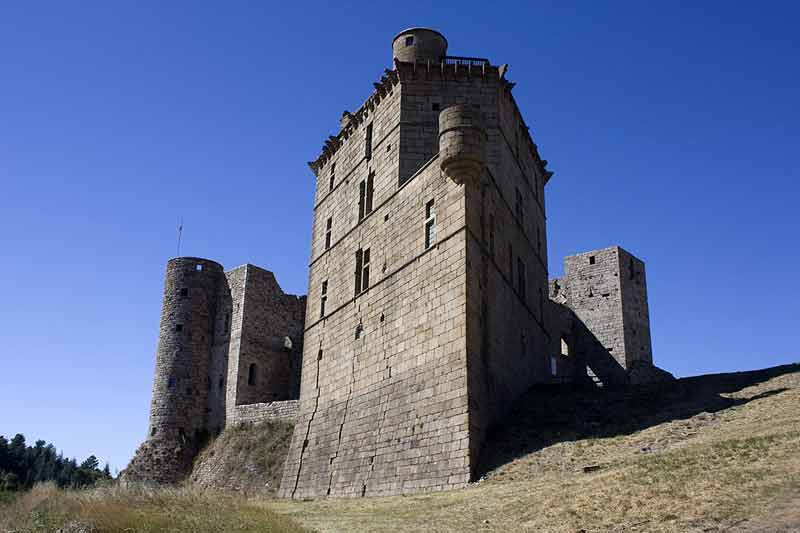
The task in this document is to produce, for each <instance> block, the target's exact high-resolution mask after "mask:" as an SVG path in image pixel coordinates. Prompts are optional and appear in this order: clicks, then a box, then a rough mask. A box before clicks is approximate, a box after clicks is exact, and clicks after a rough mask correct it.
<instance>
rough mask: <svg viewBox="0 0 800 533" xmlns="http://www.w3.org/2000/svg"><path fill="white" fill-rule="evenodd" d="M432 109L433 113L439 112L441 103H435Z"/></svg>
mask: <svg viewBox="0 0 800 533" xmlns="http://www.w3.org/2000/svg"><path fill="white" fill-rule="evenodd" d="M431 109H432V110H433V111H439V103H438V102H433V103H432V104H431Z"/></svg>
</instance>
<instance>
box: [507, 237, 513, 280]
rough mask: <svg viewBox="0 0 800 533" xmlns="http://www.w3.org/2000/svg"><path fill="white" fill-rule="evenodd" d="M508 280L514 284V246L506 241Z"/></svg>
mask: <svg viewBox="0 0 800 533" xmlns="http://www.w3.org/2000/svg"><path fill="white" fill-rule="evenodd" d="M508 282H509V283H510V284H511V286H512V287H513V286H514V247H513V246H511V243H508Z"/></svg>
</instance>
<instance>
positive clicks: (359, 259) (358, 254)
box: [353, 248, 364, 296]
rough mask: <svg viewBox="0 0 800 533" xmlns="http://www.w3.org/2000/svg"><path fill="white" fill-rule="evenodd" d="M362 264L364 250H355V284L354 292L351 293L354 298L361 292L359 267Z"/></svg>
mask: <svg viewBox="0 0 800 533" xmlns="http://www.w3.org/2000/svg"><path fill="white" fill-rule="evenodd" d="M363 262H364V250H362V249H361V248H359V249H358V250H356V271H355V278H356V284H355V290H354V291H353V294H354V295H355V296H358V293H360V292H361V266H362V264H363Z"/></svg>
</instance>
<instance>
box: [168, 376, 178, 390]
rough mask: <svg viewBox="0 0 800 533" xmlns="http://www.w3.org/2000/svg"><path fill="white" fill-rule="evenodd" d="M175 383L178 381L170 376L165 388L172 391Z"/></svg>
mask: <svg viewBox="0 0 800 533" xmlns="http://www.w3.org/2000/svg"><path fill="white" fill-rule="evenodd" d="M177 381H178V380H176V379H175V376H170V377H169V378H167V388H170V389H174V388H175V385H176V384H177Z"/></svg>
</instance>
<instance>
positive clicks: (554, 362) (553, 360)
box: [550, 355, 558, 377]
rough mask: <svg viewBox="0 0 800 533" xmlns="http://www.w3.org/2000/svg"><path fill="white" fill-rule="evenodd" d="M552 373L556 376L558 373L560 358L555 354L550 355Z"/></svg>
mask: <svg viewBox="0 0 800 533" xmlns="http://www.w3.org/2000/svg"><path fill="white" fill-rule="evenodd" d="M550 375H551V376H553V377H555V376H557V375H558V360H557V359H556V358H555V356H553V355H551V356H550Z"/></svg>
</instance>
